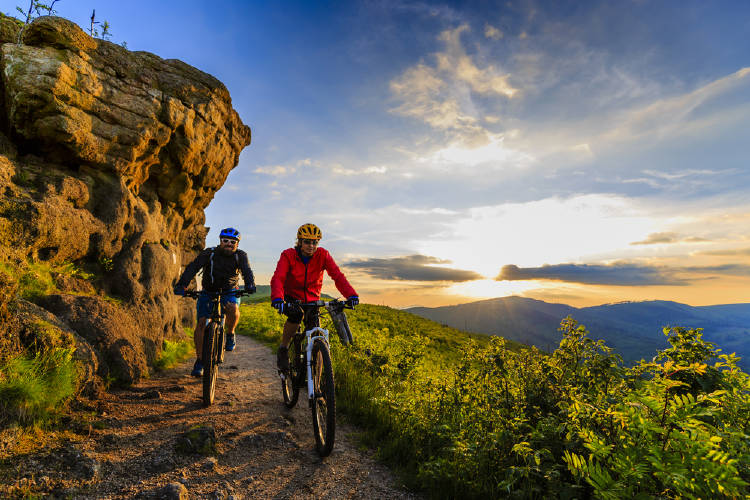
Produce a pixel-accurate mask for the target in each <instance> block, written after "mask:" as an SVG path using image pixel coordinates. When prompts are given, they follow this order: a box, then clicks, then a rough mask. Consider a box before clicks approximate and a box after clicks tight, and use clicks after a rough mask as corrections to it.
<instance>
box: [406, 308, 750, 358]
mask: <svg viewBox="0 0 750 500" xmlns="http://www.w3.org/2000/svg"><path fill="white" fill-rule="evenodd" d="M407 311H409V312H412V313H414V314H418V315H420V316H423V317H425V318H429V319H432V320H434V321H437V322H439V323H442V324H445V325H449V326H453V327H455V328H462V329H465V330H468V331H473V332H479V333H484V334H489V335H499V336H502V337H505V338H506V339H511V340H514V341H516V342H521V343H525V344H529V345H534V346H536V347H538V348H540V349H543V350H545V351H551V350H553V349H554V348H555V347H557V345H558V344H559V342H560V338H561V336H560V333H559V332H558V331H557V328H558V326H559V324H560V320H561V319H562V318H564V317H566V316H568V315H570V316H572V317H573V318H574V319H576V320H577V321H578V322H579V323H581V324H583V325H585V326H586V328H587V329H588V330H589V332H590V334H591V337H592V338H596V339H604V340H605V342H606V343H607V345H609V346H610V347H612V348H614V349H615V350H616V351H618V352H619V353H620V354H621V355H622V356H623V357H624V358H625V359H626V360H637V359H640V358H650V357H651V356H653V354H654V353H655V352H656V350H657V349H660V348H664V347H666V340H665V337H664V335H663V334H662V328H663V327H665V326H684V327H690V328H703V329H704V335H705V338H706V339H707V340H708V341H710V342H714V343H716V344H717V345H718V346H719V347H720V348H721V349H722V350H723V352H727V353H731V352H736V353H737V354H738V355H739V356H742V357H743V359H742V361H741V362H740V366H742V367H743V368H744V369H747V368H748V367H750V359H748V358H750V304H727V305H717V306H701V307H693V306H689V305H686V304H680V303H677V302H670V301H647V302H622V303H617V304H605V305H600V306H594V307H584V308H576V307H572V306H569V305H565V304H550V303H547V302H543V301H541V300H535V299H528V298H523V297H502V298H497V299H489V300H482V301H478V302H471V303H468V304H460V305H455V306H444V307H435V308H429V307H415V308H410V309H407Z"/></svg>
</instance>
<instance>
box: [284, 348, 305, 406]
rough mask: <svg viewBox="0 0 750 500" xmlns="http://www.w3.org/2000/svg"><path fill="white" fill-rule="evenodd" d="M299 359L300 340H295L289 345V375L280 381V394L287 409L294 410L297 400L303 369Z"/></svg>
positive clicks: (300, 357)
mask: <svg viewBox="0 0 750 500" xmlns="http://www.w3.org/2000/svg"><path fill="white" fill-rule="evenodd" d="M301 359H302V356H301V352H300V340H299V339H298V338H295V339H293V340H292V342H291V343H290V344H289V373H286V374H284V378H283V379H282V380H281V392H282V394H283V395H284V405H285V406H286V407H287V408H294V405H296V404H297V399H298V398H299V388H300V384H301V382H300V379H301V378H302V373H303V372H304V369H305V367H304V366H303V364H302V363H301V362H300V361H301Z"/></svg>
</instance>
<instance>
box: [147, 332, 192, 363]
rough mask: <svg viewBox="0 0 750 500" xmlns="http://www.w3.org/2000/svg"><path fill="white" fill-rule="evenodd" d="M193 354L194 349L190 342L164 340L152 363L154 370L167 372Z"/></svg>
mask: <svg viewBox="0 0 750 500" xmlns="http://www.w3.org/2000/svg"><path fill="white" fill-rule="evenodd" d="M193 354H195V348H194V347H193V341H192V340H188V339H178V340H174V341H172V340H164V343H163V344H162V348H161V354H160V355H159V357H158V358H157V359H156V361H154V368H155V369H156V370H159V371H163V370H168V369H169V368H172V367H174V366H177V365H178V364H180V363H182V362H183V361H185V360H186V359H188V358H189V357H190V356H192V355H193Z"/></svg>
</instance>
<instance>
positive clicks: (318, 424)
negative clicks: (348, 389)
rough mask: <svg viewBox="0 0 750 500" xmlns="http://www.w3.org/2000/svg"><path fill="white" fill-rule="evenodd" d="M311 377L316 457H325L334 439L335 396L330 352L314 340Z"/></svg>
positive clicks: (326, 346)
mask: <svg viewBox="0 0 750 500" xmlns="http://www.w3.org/2000/svg"><path fill="white" fill-rule="evenodd" d="M312 377H313V387H314V391H315V395H314V397H313V400H312V404H311V410H312V420H313V432H314V434H315V449H316V450H317V452H318V455H320V456H321V457H327V456H328V455H330V454H331V451H332V450H333V442H334V439H335V437H336V394H335V388H334V385H333V364H332V363H331V352H330V351H329V350H328V345H327V344H326V343H325V342H323V341H322V340H316V341H315V344H314V345H313V349H312Z"/></svg>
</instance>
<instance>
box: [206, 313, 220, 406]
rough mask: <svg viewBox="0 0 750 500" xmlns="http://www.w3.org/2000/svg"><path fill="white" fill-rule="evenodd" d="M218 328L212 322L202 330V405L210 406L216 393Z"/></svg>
mask: <svg viewBox="0 0 750 500" xmlns="http://www.w3.org/2000/svg"><path fill="white" fill-rule="evenodd" d="M219 336H220V335H219V328H218V325H217V324H216V323H214V322H211V323H209V324H208V325H207V326H206V329H205V331H204V332H203V406H204V407H206V406H211V405H212V404H213V402H214V396H215V395H216V378H217V376H218V374H219V364H218V356H219V353H218V352H217V349H218V347H217V345H218V342H219V341H220V339H219Z"/></svg>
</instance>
